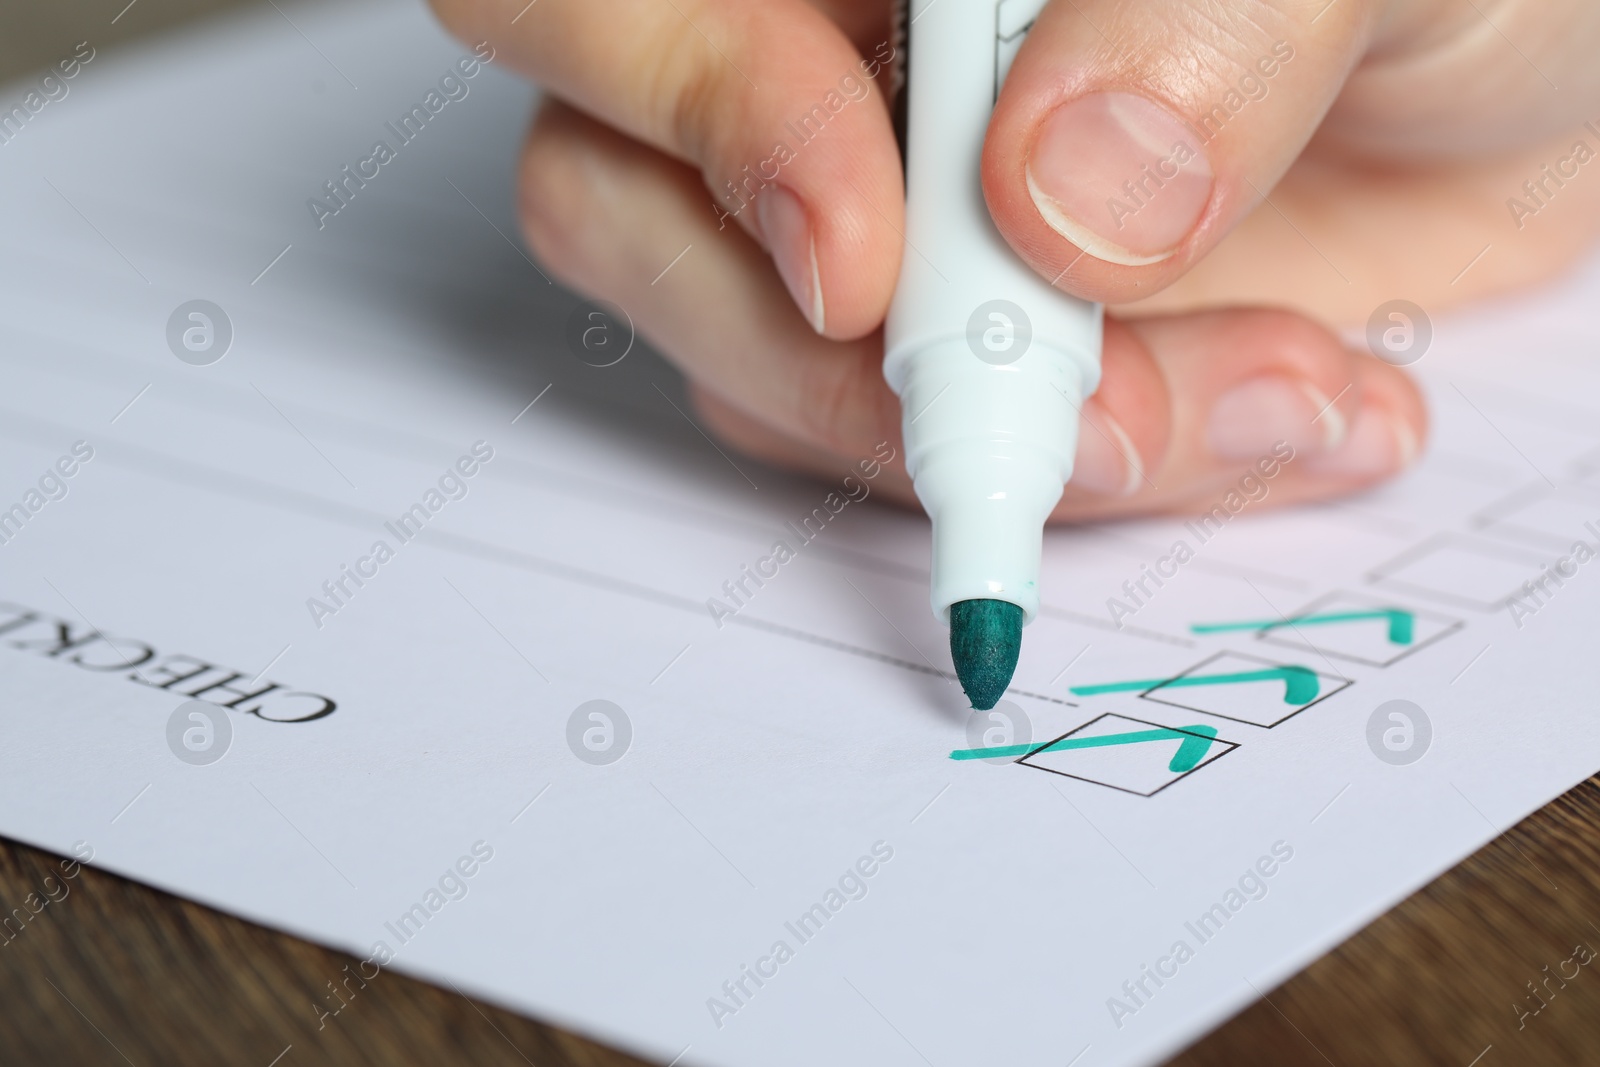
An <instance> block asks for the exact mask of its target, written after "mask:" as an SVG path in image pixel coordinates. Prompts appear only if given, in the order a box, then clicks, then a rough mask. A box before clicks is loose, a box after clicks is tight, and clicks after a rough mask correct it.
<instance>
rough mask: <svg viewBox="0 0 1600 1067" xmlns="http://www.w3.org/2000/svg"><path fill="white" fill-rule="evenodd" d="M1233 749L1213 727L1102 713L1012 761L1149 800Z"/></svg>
mask: <svg viewBox="0 0 1600 1067" xmlns="http://www.w3.org/2000/svg"><path fill="white" fill-rule="evenodd" d="M1238 747H1239V746H1238V745H1237V744H1236V743H1235V742H1233V741H1227V740H1224V739H1222V738H1220V737H1218V736H1217V731H1216V727H1214V726H1203V725H1196V726H1182V727H1173V726H1160V725H1158V724H1156V723H1153V722H1145V721H1144V720H1143V719H1130V718H1128V717H1127V716H1126V715H1114V714H1111V713H1110V712H1107V713H1106V714H1104V715H1102V716H1100V717H1099V718H1098V719H1094V720H1092V721H1090V722H1087V723H1085V724H1084V725H1082V726H1080V727H1078V728H1077V729H1076V730H1073V731H1070V732H1069V733H1065V734H1062V735H1061V736H1060V737H1058V738H1056V739H1055V740H1054V741H1049V742H1046V743H1045V744H1043V745H1040V746H1039V747H1038V748H1035V749H1034V750H1033V751H1032V752H1030V753H1028V754H1027V755H1026V756H1023V757H1022V758H1021V759H1019V760H1017V762H1018V763H1019V764H1021V765H1023V766H1024V767H1032V768H1034V769H1035V770H1040V771H1049V772H1050V773H1051V774H1059V775H1062V776H1064V777H1067V778H1076V779H1078V780H1079V781H1081V782H1093V783H1094V784H1095V785H1103V786H1107V787H1109V788H1111V789H1120V790H1122V791H1123V792H1125V793H1134V794H1136V795H1138V796H1142V797H1149V796H1154V795H1155V794H1157V793H1159V792H1161V791H1162V790H1163V789H1165V788H1166V787H1167V786H1169V785H1171V784H1172V783H1173V782H1176V781H1178V780H1179V779H1181V778H1187V777H1188V776H1189V775H1191V774H1193V773H1194V772H1195V771H1197V770H1199V769H1200V768H1201V767H1205V766H1207V765H1209V764H1211V763H1214V762H1216V761H1217V760H1219V759H1221V758H1222V757H1223V756H1225V755H1227V754H1228V753H1229V752H1232V751H1233V750H1234V749H1236V748H1238Z"/></svg>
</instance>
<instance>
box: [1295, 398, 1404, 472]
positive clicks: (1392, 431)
mask: <svg viewBox="0 0 1600 1067" xmlns="http://www.w3.org/2000/svg"><path fill="white" fill-rule="evenodd" d="M1416 458H1417V434H1416V431H1415V430H1413V429H1412V428H1411V424H1410V423H1408V422H1406V421H1405V420H1404V419H1401V418H1399V417H1398V416H1396V415H1393V414H1391V413H1390V412H1389V411H1388V410H1387V409H1385V408H1382V407H1379V406H1377V405H1374V404H1366V405H1363V406H1362V408H1361V412H1360V413H1359V414H1358V415H1356V418H1355V423H1354V425H1352V426H1351V427H1350V435H1349V436H1348V437H1347V438H1345V441H1344V443H1343V444H1342V445H1340V446H1339V447H1338V448H1337V449H1335V450H1333V451H1332V452H1327V453H1324V454H1323V455H1320V456H1316V457H1313V458H1312V459H1311V460H1309V461H1308V462H1307V463H1306V469H1307V470H1308V471H1309V472H1311V473H1312V474H1320V475H1323V476H1325V477H1333V478H1370V477H1372V476H1374V475H1379V474H1388V473H1389V472H1390V471H1397V470H1401V469H1403V468H1405V467H1408V466H1410V465H1411V461H1412V460H1414V459H1416Z"/></svg>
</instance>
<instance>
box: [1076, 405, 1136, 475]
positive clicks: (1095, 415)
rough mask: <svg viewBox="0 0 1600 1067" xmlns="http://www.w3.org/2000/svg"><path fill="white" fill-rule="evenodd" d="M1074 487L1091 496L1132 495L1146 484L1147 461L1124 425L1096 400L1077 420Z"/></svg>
mask: <svg viewBox="0 0 1600 1067" xmlns="http://www.w3.org/2000/svg"><path fill="white" fill-rule="evenodd" d="M1072 484H1073V485H1074V486H1076V487H1077V488H1079V489H1082V490H1085V491H1086V492H1090V493H1100V494H1103V495H1105V496H1131V495H1132V494H1134V493H1136V492H1138V491H1139V487H1140V486H1141V485H1143V484H1144V460H1143V459H1142V458H1140V456H1139V450H1138V449H1137V448H1135V447H1134V446H1133V439H1132V438H1131V437H1129V436H1128V431H1126V430H1124V429H1123V428H1122V424H1121V423H1119V422H1117V420H1116V419H1114V418H1112V417H1111V414H1110V413H1109V412H1107V411H1106V410H1105V409H1104V408H1102V407H1100V406H1099V405H1098V404H1096V403H1095V402H1094V401H1090V402H1089V404H1088V406H1087V407H1086V408H1085V409H1084V415H1083V418H1081V419H1079V420H1078V455H1077V458H1076V459H1075V460H1074V461H1073V466H1072Z"/></svg>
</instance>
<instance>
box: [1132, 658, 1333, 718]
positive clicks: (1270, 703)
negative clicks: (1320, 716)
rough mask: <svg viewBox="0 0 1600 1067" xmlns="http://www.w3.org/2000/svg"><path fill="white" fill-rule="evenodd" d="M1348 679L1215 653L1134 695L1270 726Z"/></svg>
mask: <svg viewBox="0 0 1600 1067" xmlns="http://www.w3.org/2000/svg"><path fill="white" fill-rule="evenodd" d="M1350 684H1351V683H1350V679H1348V678H1341V677H1339V676H1337V675H1332V674H1322V673H1319V672H1318V671H1314V670H1312V669H1311V668H1310V667H1307V666H1305V665H1304V664H1300V663H1284V662H1282V661H1278V660H1270V659H1262V658H1260V657H1258V656H1247V655H1245V654H1243V653H1240V652H1218V653H1217V654H1216V655H1214V656H1211V657H1208V658H1207V659H1204V660H1201V661H1200V662H1199V663H1197V664H1195V665H1194V666H1193V667H1190V668H1189V669H1188V670H1186V671H1184V672H1183V673H1182V674H1180V675H1177V676H1176V677H1173V678H1168V679H1166V680H1165V681H1162V682H1160V683H1159V684H1157V685H1154V686H1152V687H1151V688H1149V689H1147V690H1145V691H1144V692H1143V693H1140V694H1139V699H1141V700H1150V701H1154V702H1155V703H1157V704H1167V705H1170V706H1172V707H1175V708H1183V709H1185V710H1186V711H1198V712H1201V713H1203V714H1206V715H1214V716H1216V717H1217V718H1219V719H1232V720H1233V721H1234V722H1243V723H1249V724H1250V725H1252V726H1263V727H1266V728H1267V729H1271V728H1272V727H1274V726H1277V725H1278V724H1279V723H1281V722H1283V721H1285V720H1286V719H1290V718H1293V717H1294V716H1296V715H1298V714H1300V713H1301V712H1302V711H1304V710H1306V709H1307V708H1309V707H1311V706H1312V705H1313V704H1320V703H1321V702H1322V701H1324V700H1326V699H1328V698H1329V697H1330V696H1332V695H1333V694H1335V693H1337V692H1339V690H1341V689H1345V688H1348V687H1349V686H1350Z"/></svg>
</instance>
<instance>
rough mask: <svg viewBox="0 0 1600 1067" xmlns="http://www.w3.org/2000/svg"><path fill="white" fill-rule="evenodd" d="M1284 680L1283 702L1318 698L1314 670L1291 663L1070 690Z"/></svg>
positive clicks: (1093, 692)
mask: <svg viewBox="0 0 1600 1067" xmlns="http://www.w3.org/2000/svg"><path fill="white" fill-rule="evenodd" d="M1270 681H1282V682H1283V702H1284V703H1285V704H1293V705H1295V706H1296V707H1298V706H1300V705H1302V704H1309V703H1311V702H1312V701H1313V700H1315V699H1316V698H1317V693H1318V692H1319V690H1320V689H1321V686H1320V685H1319V684H1318V682H1317V672H1316V671H1313V670H1311V669H1310V668H1309V667H1298V666H1294V665H1289V666H1284V667H1269V668H1267V669H1266V670H1260V671H1231V672H1229V673H1227V674H1185V675H1183V676H1182V677H1180V678H1140V679H1137V680H1135V681H1131V682H1106V683H1104V684H1101V685H1075V686H1073V687H1072V691H1073V692H1074V693H1075V694H1077V695H1078V696H1081V697H1088V696H1096V695H1098V694H1100V693H1133V692H1140V691H1143V690H1145V689H1169V688H1173V689H1175V688H1179V687H1181V686H1192V685H1233V684H1235V683H1237V682H1270Z"/></svg>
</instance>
